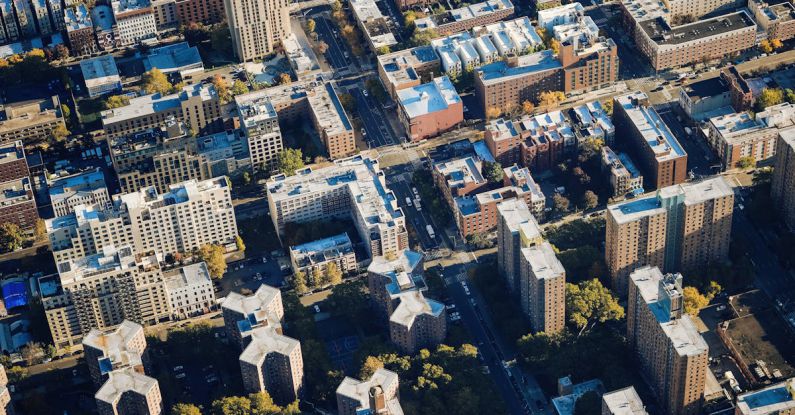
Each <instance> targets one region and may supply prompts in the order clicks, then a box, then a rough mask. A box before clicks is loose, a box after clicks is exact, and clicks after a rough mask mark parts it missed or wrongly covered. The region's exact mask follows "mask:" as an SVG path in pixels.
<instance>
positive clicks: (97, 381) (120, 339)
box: [83, 320, 146, 387]
mask: <svg viewBox="0 0 795 415" xmlns="http://www.w3.org/2000/svg"><path fill="white" fill-rule="evenodd" d="M145 351H146V337H145V336H144V328H143V326H141V325H140V324H138V323H135V322H133V321H130V320H124V321H123V322H122V323H121V324H119V325H118V326H116V327H114V328H111V329H106V330H99V329H92V330H91V331H90V332H89V333H88V335H87V336H86V337H85V338H83V352H84V353H85V359H86V365H87V366H88V372H89V373H90V374H91V380H92V381H93V382H94V385H95V386H96V387H100V386H102V384H103V383H105V381H107V380H108V375H109V374H110V372H112V371H114V370H119V369H123V368H125V367H129V368H132V369H134V370H135V371H136V372H139V373H144V371H145V367H144V366H145V362H144V361H145V360H146V359H145V355H144V353H145Z"/></svg>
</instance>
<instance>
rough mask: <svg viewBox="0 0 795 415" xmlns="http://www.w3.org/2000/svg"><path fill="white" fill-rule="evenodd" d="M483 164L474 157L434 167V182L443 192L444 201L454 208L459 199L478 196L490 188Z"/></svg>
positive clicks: (437, 164) (438, 164)
mask: <svg viewBox="0 0 795 415" xmlns="http://www.w3.org/2000/svg"><path fill="white" fill-rule="evenodd" d="M482 171H483V163H482V162H481V161H480V160H479V159H476V158H474V157H464V158H460V159H453V160H449V161H443V162H440V163H436V164H434V165H433V170H432V173H433V181H434V183H435V184H436V188H437V189H440V190H441V191H442V195H443V196H444V199H445V200H446V201H447V204H448V205H449V206H450V207H451V208H452V207H453V206H455V199H456V198H458V197H463V196H468V195H474V194H477V193H479V192H481V191H483V190H485V189H486V188H487V186H488V184H489V183H488V182H487V181H486V178H485V177H483V173H482Z"/></svg>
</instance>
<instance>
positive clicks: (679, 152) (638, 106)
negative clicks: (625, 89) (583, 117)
mask: <svg viewBox="0 0 795 415" xmlns="http://www.w3.org/2000/svg"><path fill="white" fill-rule="evenodd" d="M648 98H649V97H648V96H647V95H646V94H645V93H643V92H640V91H638V92H633V93H630V94H627V95H623V96H619V97H616V98H615V101H616V103H617V104H618V105H620V106H621V107H622V108H623V110H624V112H625V113H626V114H627V116H628V117H629V119H630V120H631V122H632V123H633V124H634V126H635V129H636V130H637V131H638V132H639V133H640V134H641V135H642V136H643V138H644V139H645V140H646V144H647V145H648V146H649V148H650V149H651V150H652V152H654V155H655V157H656V158H657V161H658V162H662V161H666V160H670V159H674V158H677V157H684V156H686V155H687V153H686V152H685V150H684V148H682V146H681V144H679V141H678V140H677V139H676V137H674V135H673V133H672V132H671V130H670V129H669V128H668V126H667V125H666V124H665V122H664V121H663V119H662V118H661V117H660V115H659V114H658V113H657V110H655V109H654V108H653V107H651V106H649V105H648V104H647V103H648Z"/></svg>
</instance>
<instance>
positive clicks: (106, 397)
mask: <svg viewBox="0 0 795 415" xmlns="http://www.w3.org/2000/svg"><path fill="white" fill-rule="evenodd" d="M95 398H96V401H97V411H98V412H99V415H123V414H136V415H160V414H162V413H163V397H162V396H161V395H160V385H159V384H158V382H157V379H155V378H151V377H149V376H146V375H144V374H142V373H139V372H136V371H135V370H134V369H132V368H127V369H122V370H118V371H114V372H111V373H110V375H109V376H108V381H107V382H105V384H104V385H103V386H102V388H100V389H99V391H97V394H96V395H95Z"/></svg>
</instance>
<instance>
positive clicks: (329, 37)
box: [313, 14, 349, 72]
mask: <svg viewBox="0 0 795 415" xmlns="http://www.w3.org/2000/svg"><path fill="white" fill-rule="evenodd" d="M313 18H314V19H315V22H316V23H317V25H316V26H315V32H316V33H317V34H318V39H319V40H322V41H324V42H326V44H327V45H328V50H326V53H325V56H326V59H327V60H328V62H329V64H330V65H331V66H332V68H334V71H335V72H339V71H344V70H347V69H348V66H349V64H348V59H346V58H345V53H346V52H345V48H344V47H343V46H340V44H339V43H338V41H337V37H336V36H335V35H334V30H333V29H332V24H331V22H329V20H328V18H327V17H326V16H325V14H324V15H320V14H318V15H315V16H313Z"/></svg>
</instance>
